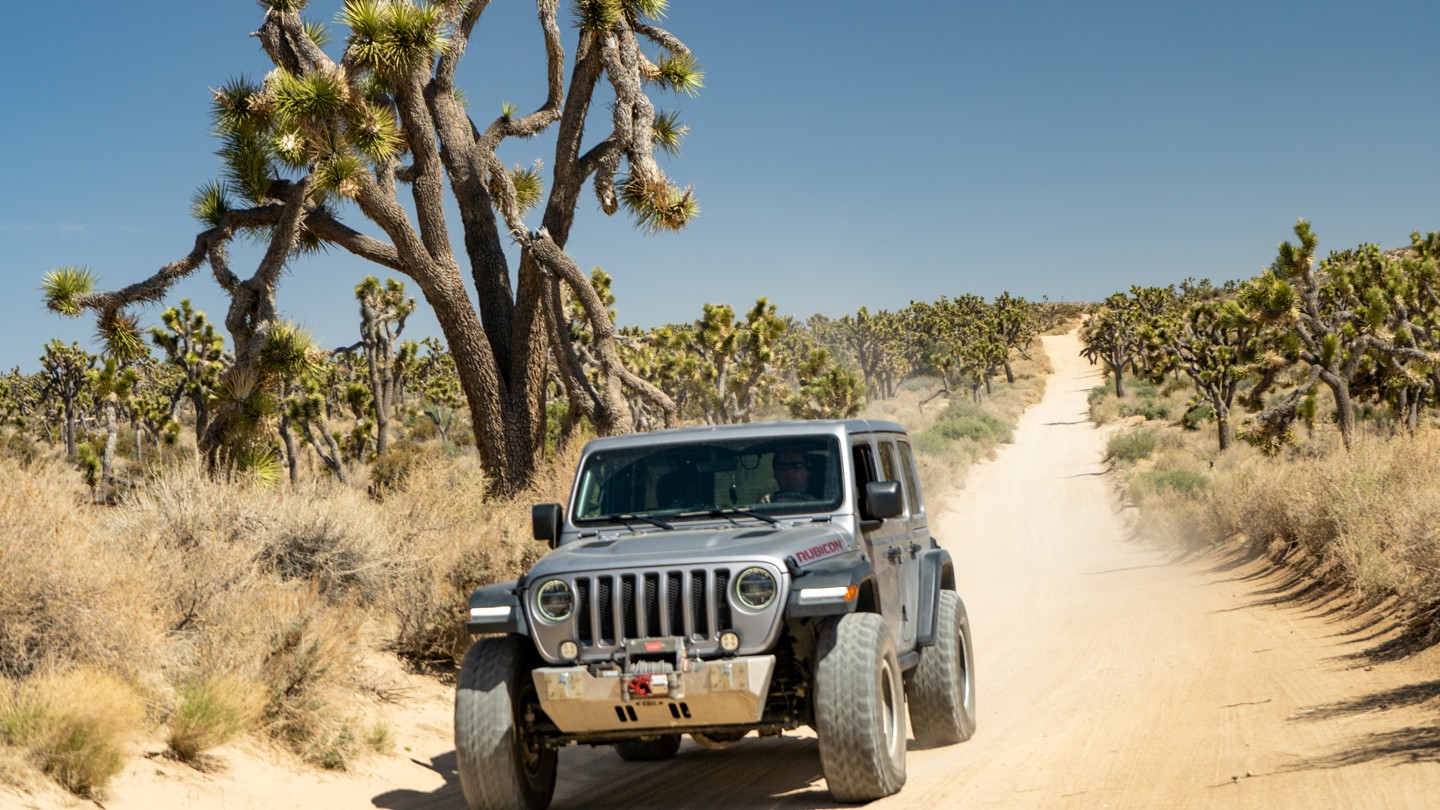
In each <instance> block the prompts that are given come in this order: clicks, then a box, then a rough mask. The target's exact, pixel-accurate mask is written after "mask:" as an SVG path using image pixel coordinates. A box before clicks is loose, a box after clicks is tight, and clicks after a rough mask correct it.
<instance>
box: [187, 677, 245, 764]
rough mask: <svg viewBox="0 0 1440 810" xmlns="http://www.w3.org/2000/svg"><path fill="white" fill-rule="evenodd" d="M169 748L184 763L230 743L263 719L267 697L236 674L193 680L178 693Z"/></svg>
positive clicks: (193, 760)
mask: <svg viewBox="0 0 1440 810" xmlns="http://www.w3.org/2000/svg"><path fill="white" fill-rule="evenodd" d="M176 701H177V705H176V707H175V711H174V713H173V714H172V715H171V716H170V719H169V727H170V733H169V735H168V737H167V738H166V745H167V746H168V747H169V749H170V753H171V754H172V755H173V756H174V757H175V758H176V759H179V760H181V761H182V762H191V763H193V762H195V761H197V759H198V758H199V757H200V755H201V754H203V753H204V752H206V751H208V750H210V749H211V748H214V747H216V746H218V745H223V744H225V743H226V742H229V741H230V740H231V739H232V738H234V737H235V736H236V735H237V734H240V733H241V732H244V731H246V730H248V729H250V728H251V727H252V726H253V725H254V724H255V722H256V721H257V720H258V719H259V717H260V711H261V709H262V703H263V697H262V695H261V694H260V689H259V687H258V685H257V684H255V683H254V682H252V681H250V680H248V679H245V678H241V677H239V676H237V675H234V674H218V673H215V674H210V675H205V676H197V677H194V678H191V679H190V680H188V681H186V682H185V683H183V684H181V686H180V688H179V689H177V690H176Z"/></svg>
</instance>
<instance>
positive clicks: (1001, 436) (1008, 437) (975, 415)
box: [930, 402, 1015, 444]
mask: <svg viewBox="0 0 1440 810" xmlns="http://www.w3.org/2000/svg"><path fill="white" fill-rule="evenodd" d="M930 430H931V431H933V432H934V433H936V434H937V435H939V436H940V437H942V438H944V439H949V440H950V441H956V440H959V439H971V440H973V441H977V442H981V443H982V444H1009V443H1010V442H1012V441H1014V440H1015V431H1014V428H1012V427H1011V426H1010V424H1009V423H1007V422H1005V421H1004V420H1002V419H999V418H997V417H995V416H992V415H991V414H989V413H987V412H986V411H985V410H984V409H983V408H981V407H980V406H979V405H975V404H973V403H969V402H956V403H954V404H952V405H950V406H949V407H947V408H946V409H945V410H944V411H941V412H940V415H939V416H938V417H936V419H935V424H934V425H933V426H931V428H930Z"/></svg>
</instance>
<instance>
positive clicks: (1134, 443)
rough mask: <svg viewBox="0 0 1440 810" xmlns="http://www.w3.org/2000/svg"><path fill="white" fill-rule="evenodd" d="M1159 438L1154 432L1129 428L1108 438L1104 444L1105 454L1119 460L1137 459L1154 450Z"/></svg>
mask: <svg viewBox="0 0 1440 810" xmlns="http://www.w3.org/2000/svg"><path fill="white" fill-rule="evenodd" d="M1159 444H1160V440H1159V439H1157V438H1156V437H1155V434H1153V433H1150V432H1147V431H1143V430H1131V431H1127V432H1125V433H1119V434H1116V435H1115V436H1112V437H1111V438H1110V441H1109V443H1107V444H1106V445H1105V455H1106V457H1107V458H1113V459H1117V460H1120V461H1139V460H1140V459H1142V458H1145V457H1147V456H1149V455H1150V454H1151V453H1153V452H1155V448H1156V447H1158V446H1159Z"/></svg>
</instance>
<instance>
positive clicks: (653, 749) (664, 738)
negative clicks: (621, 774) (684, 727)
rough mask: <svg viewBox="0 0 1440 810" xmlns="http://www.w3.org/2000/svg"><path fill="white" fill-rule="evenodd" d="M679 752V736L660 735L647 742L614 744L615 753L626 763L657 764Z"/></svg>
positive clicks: (624, 741) (628, 741) (632, 741)
mask: <svg viewBox="0 0 1440 810" xmlns="http://www.w3.org/2000/svg"><path fill="white" fill-rule="evenodd" d="M679 750H680V735H679V734H661V735H660V736H659V737H655V738H653V739H649V740H621V741H620V742H617V743H615V753H617V754H619V755H620V758H621V759H623V760H625V761H626V762H659V761H660V760H665V759H669V758H671V757H673V756H675V752H676V751H679Z"/></svg>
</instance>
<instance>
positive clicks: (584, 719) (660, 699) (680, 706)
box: [533, 655, 775, 734]
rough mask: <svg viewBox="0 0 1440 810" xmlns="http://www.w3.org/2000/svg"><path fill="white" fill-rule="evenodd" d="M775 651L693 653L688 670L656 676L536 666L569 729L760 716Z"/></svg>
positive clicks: (549, 706) (557, 717)
mask: <svg viewBox="0 0 1440 810" xmlns="http://www.w3.org/2000/svg"><path fill="white" fill-rule="evenodd" d="M774 671H775V656H773V655H750V656H740V657H737V658H727V659H724V660H719V661H700V660H697V659H686V661H685V671H682V672H666V673H657V674H648V675H637V674H629V675H627V674H625V673H623V672H620V671H618V670H609V671H604V670H602V671H601V672H600V673H599V674H591V672H590V670H589V669H588V668H586V667H584V666H572V667H539V668H537V669H535V670H534V671H533V675H534V678H535V690H536V692H538V693H539V695H540V705H541V707H542V708H543V709H544V710H545V714H546V715H548V716H549V717H550V720H551V721H552V722H554V723H555V727H556V728H558V729H560V731H562V732H564V733H566V734H581V733H586V732H613V731H632V730H640V729H670V728H690V727H703V726H724V725H748V724H753V723H758V722H759V721H760V717H761V715H762V714H763V713H764V711H765V696H766V695H767V694H768V693H769V691H770V677H771V675H772V674H773V673H774Z"/></svg>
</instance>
